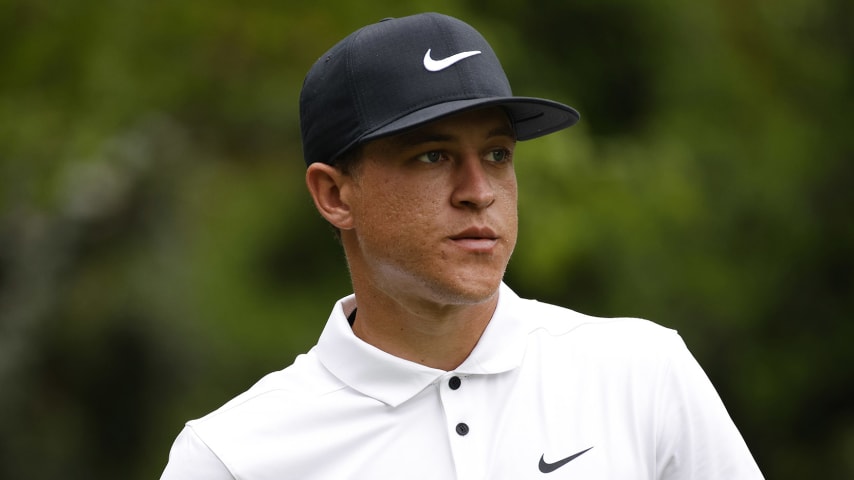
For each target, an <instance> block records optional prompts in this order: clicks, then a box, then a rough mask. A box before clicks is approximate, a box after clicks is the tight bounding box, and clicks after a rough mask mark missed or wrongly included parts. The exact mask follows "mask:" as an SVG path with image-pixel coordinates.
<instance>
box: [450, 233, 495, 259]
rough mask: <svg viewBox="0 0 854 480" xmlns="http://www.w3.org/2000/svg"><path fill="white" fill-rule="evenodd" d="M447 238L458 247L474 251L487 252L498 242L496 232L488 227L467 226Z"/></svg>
mask: <svg viewBox="0 0 854 480" xmlns="http://www.w3.org/2000/svg"><path fill="white" fill-rule="evenodd" d="M449 238H450V239H451V241H452V242H453V243H454V244H455V245H457V246H458V247H461V248H463V249H464V250H467V251H470V252H475V253H489V252H491V251H492V250H493V249H494V248H495V246H496V245H497V244H498V234H497V233H495V230H493V229H491V228H489V227H469V228H467V229H465V230H463V231H461V232H459V233H456V234H454V235H451V236H450V237H449Z"/></svg>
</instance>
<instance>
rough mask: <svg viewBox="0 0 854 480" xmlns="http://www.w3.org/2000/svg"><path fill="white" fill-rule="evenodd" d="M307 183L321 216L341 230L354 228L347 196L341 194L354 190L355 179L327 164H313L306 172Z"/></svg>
mask: <svg viewBox="0 0 854 480" xmlns="http://www.w3.org/2000/svg"><path fill="white" fill-rule="evenodd" d="M305 183H306V185H307V186H308V191H309V193H311V198H312V200H314V206H315V207H317V211H318V212H320V215H322V216H323V218H325V219H326V221H328V222H329V223H331V224H332V225H333V226H334V227H336V228H338V229H339V230H349V229H351V228H353V218H352V215H351V211H350V205H349V204H348V203H347V202H346V201H345V198H346V196H342V194H341V192H342V190H345V189H350V188H352V185H353V177H352V176H350V175H346V174H344V173H342V172H341V171H340V170H338V169H337V168H335V167H333V166H331V165H326V164H325V163H320V162H317V163H312V164H311V165H309V166H308V170H306V172H305Z"/></svg>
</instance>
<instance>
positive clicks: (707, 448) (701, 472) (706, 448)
mask: <svg viewBox="0 0 854 480" xmlns="http://www.w3.org/2000/svg"><path fill="white" fill-rule="evenodd" d="M674 336H675V339H676V342H674V345H673V347H674V348H673V351H672V355H671V360H670V364H669V366H668V369H667V371H666V373H665V375H664V377H663V380H662V383H661V388H660V393H659V395H660V402H659V411H658V412H656V415H657V423H658V441H657V448H656V466H657V468H656V469H657V478H659V479H660V480H676V479H679V480H689V479H690V480H754V479H762V478H763V476H762V473H761V472H760V471H759V467H758V466H757V465H756V462H755V460H754V459H753V456H752V455H751V454H750V451H749V450H748V448H747V445H746V444H745V442H744V439H743V438H742V436H741V434H740V433H739V431H738V429H737V428H736V426H735V424H734V423H733V421H732V419H731V418H730V416H729V413H728V412H727V411H726V408H725V407H724V404H723V402H722V401H721V399H720V396H719V395H718V393H717V391H716V390H715V388H714V386H713V385H712V383H711V381H710V380H709V378H708V377H707V376H706V374H705V372H704V371H703V369H702V368H701V367H700V365H699V364H698V363H697V361H696V360H695V359H694V357H693V356H692V355H691V353H690V352H689V351H688V348H687V347H686V346H685V343H684V341H683V340H682V338H681V337H679V336H678V335H674Z"/></svg>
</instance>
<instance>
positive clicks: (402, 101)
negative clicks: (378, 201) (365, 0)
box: [300, 13, 579, 165]
mask: <svg viewBox="0 0 854 480" xmlns="http://www.w3.org/2000/svg"><path fill="white" fill-rule="evenodd" d="M485 106H501V107H503V108H504V109H505V110H506V111H507V114H508V115H509V117H510V120H511V122H512V124H513V127H514V129H515V131H516V137H517V138H518V139H519V140H529V139H532V138H536V137H540V136H542V135H546V134H549V133H552V132H555V131H557V130H561V129H563V128H567V127H570V126H572V125H573V124H575V123H576V122H577V121H578V119H579V115H578V112H576V111H575V109H573V108H572V107H569V106H567V105H564V104H562V103H558V102H554V101H551V100H546V99H542V98H531V97H514V96H513V93H512V91H511V90H510V82H509V81H508V80H507V76H506V75H505V74H504V69H503V68H502V67H501V63H500V62H499V60H498V57H496V55H495V52H493V51H492V48H491V47H490V46H489V43H487V41H486V40H485V39H484V38H483V36H482V35H481V34H480V33H479V32H478V31H477V30H475V29H474V28H472V27H471V26H470V25H468V24H466V23H465V22H462V21H460V20H458V19H456V18H453V17H449V16H447V15H442V14H438V13H422V14H418V15H412V16H409V17H402V18H392V19H386V20H383V21H380V22H378V23H375V24H372V25H368V26H366V27H364V28H362V29H360V30H357V31H356V32H354V33H352V34H350V35H349V36H347V37H346V38H344V39H343V40H341V41H340V42H339V43H338V44H336V45H335V46H334V47H332V48H331V49H330V50H329V51H328V52H326V53H325V54H323V56H321V57H320V58H319V59H318V60H317V62H315V64H314V65H313V66H312V67H311V69H310V70H309V72H308V74H307V75H306V77H305V81H304V82H303V88H302V92H301V93H300V128H301V130H302V144H303V155H304V158H305V163H306V165H311V164H312V163H315V162H322V163H332V162H333V160H334V159H335V158H336V157H338V156H339V155H341V154H342V153H344V152H346V151H347V150H348V149H350V148H351V147H353V146H355V145H358V144H362V143H365V142H367V141H369V140H373V139H376V138H380V137H384V136H388V135H393V134H396V133H400V132H402V131H404V130H408V129H411V128H415V127H418V126H420V125H423V124H425V123H427V122H431V121H433V120H437V119H439V118H442V117H445V116H448V115H451V114H454V113H458V112H462V111H464V110H470V109H474V108H479V107H485Z"/></svg>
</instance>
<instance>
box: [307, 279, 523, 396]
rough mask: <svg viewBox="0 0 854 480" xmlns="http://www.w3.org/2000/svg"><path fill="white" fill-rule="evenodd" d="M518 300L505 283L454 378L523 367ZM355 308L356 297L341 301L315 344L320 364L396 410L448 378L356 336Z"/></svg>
mask: <svg viewBox="0 0 854 480" xmlns="http://www.w3.org/2000/svg"><path fill="white" fill-rule="evenodd" d="M519 301H520V299H519V297H518V296H517V295H516V294H515V293H514V292H513V291H512V290H510V288H509V287H507V286H506V285H505V284H503V283H502V284H501V287H500V289H499V296H498V306H497V307H496V309H495V313H494V314H493V316H492V319H491V320H490V322H489V325H487V327H486V330H484V332H483V334H482V335H481V338H480V340H479V341H478V343H477V345H476V346H475V348H474V350H473V351H472V353H471V354H470V355H469V357H468V358H467V359H466V360H465V361H464V362H463V363H462V365H460V366H459V367H458V368H457V369H455V370H454V372H455V373H459V374H463V375H478V374H479V375H488V374H496V373H502V372H506V371H509V370H512V369H514V368H516V367H518V366H519V365H520V364H521V363H522V358H523V356H524V353H525V344H526V335H525V333H526V332H525V330H524V328H523V325H522V319H521V318H520V316H519V315H517V311H518V309H517V308H516V305H517V304H518V303H519ZM354 308H356V299H355V296H354V295H350V296H347V297H344V298H342V299H341V300H339V301H338V302H337V303H336V304H335V307H334V308H333V309H332V313H331V314H330V315H329V320H328V321H327V323H326V327H325V328H324V329H323V333H321V334H320V339H319V340H318V342H317V347H316V351H317V354H318V358H319V359H320V362H321V363H322V364H323V365H324V366H325V367H326V368H327V369H328V370H329V371H330V372H331V373H332V374H333V375H335V376H336V377H337V378H338V379H339V380H341V381H342V382H344V383H345V384H347V385H348V386H350V387H351V388H353V389H355V390H357V391H359V392H361V393H363V394H365V395H368V396H370V397H373V398H375V399H377V400H379V401H381V402H383V403H386V404H388V405H390V406H393V407H396V406H398V405H400V404H401V403H403V402H405V401H407V400H409V399H410V398H412V397H414V396H415V395H417V394H418V393H419V392H421V391H422V390H423V389H424V388H426V387H427V386H428V385H430V384H431V383H433V382H435V381H437V380H439V379H440V378H441V377H443V376H445V375H446V373H447V372H445V371H443V370H439V369H435V368H430V367H426V366H424V365H420V364H418V363H415V362H410V361H409V360H404V359H402V358H399V357H395V356H394V355H391V354H389V353H386V352H384V351H382V350H380V349H378V348H376V347H374V346H373V345H370V344H368V343H365V342H364V341H362V340H361V339H359V338H358V337H356V335H355V334H353V330H352V329H351V328H350V325H349V323H348V322H347V315H348V314H349V313H350V312H352V311H353V309H354ZM357 321H358V320H357Z"/></svg>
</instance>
